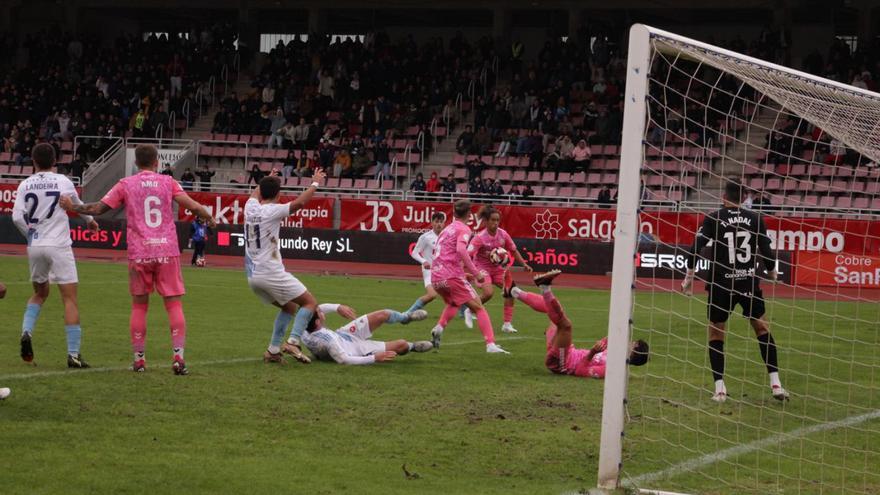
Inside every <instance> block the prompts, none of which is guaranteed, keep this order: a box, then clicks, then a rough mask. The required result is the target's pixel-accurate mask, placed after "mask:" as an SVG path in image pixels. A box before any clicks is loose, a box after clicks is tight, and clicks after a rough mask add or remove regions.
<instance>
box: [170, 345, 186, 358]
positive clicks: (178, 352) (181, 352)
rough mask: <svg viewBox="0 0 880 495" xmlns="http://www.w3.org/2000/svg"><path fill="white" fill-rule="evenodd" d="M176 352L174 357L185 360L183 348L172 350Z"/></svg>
mask: <svg viewBox="0 0 880 495" xmlns="http://www.w3.org/2000/svg"><path fill="white" fill-rule="evenodd" d="M172 350H173V351H174V357H175V358H177V359H180V360H182V359H183V347H175V348H174V349H172Z"/></svg>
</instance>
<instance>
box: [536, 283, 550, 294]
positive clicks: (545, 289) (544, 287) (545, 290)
mask: <svg viewBox="0 0 880 495" xmlns="http://www.w3.org/2000/svg"><path fill="white" fill-rule="evenodd" d="M538 288H539V289H541V294H546V293H548V292H550V286H549V285H539V286H538Z"/></svg>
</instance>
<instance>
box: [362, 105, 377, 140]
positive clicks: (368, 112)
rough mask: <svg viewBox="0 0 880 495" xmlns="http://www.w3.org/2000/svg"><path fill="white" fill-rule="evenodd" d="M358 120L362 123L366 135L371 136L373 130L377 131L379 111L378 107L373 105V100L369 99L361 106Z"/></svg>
mask: <svg viewBox="0 0 880 495" xmlns="http://www.w3.org/2000/svg"><path fill="white" fill-rule="evenodd" d="M358 119H359V120H360V122H361V128H362V130H363V133H364V135H365V136H369V135H371V134H372V133H373V130H374V129H376V123H377V122H378V121H379V111H378V110H377V109H376V105H374V104H373V100H371V99H367V101H366V102H365V103H364V104H363V105H362V106H361V111H360V115H359V117H358Z"/></svg>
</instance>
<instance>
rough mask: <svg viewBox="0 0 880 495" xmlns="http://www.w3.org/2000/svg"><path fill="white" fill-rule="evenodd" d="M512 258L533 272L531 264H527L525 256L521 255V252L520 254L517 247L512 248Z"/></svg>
mask: <svg viewBox="0 0 880 495" xmlns="http://www.w3.org/2000/svg"><path fill="white" fill-rule="evenodd" d="M513 259H514V260H516V262H517V263H519V264H520V265H522V267H523V268H525V269H526V271H527V272H533V271H535V270H534V269H533V268H532V265H530V264H528V263H527V262H526V260H525V258H523V257H522V254H520V252H519V249H514V250H513Z"/></svg>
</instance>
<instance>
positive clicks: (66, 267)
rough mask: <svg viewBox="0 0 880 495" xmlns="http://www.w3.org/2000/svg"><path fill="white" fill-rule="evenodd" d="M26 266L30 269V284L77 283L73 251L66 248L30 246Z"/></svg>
mask: <svg viewBox="0 0 880 495" xmlns="http://www.w3.org/2000/svg"><path fill="white" fill-rule="evenodd" d="M27 252H28V264H29V265H30V267H31V282H36V283H38V284H44V283H46V282H50V283H53V284H75V283H77V282H79V278H78V277H77V274H76V260H75V259H74V258H73V249H71V248H70V246H68V247H52V246H31V247H28V250H27Z"/></svg>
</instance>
